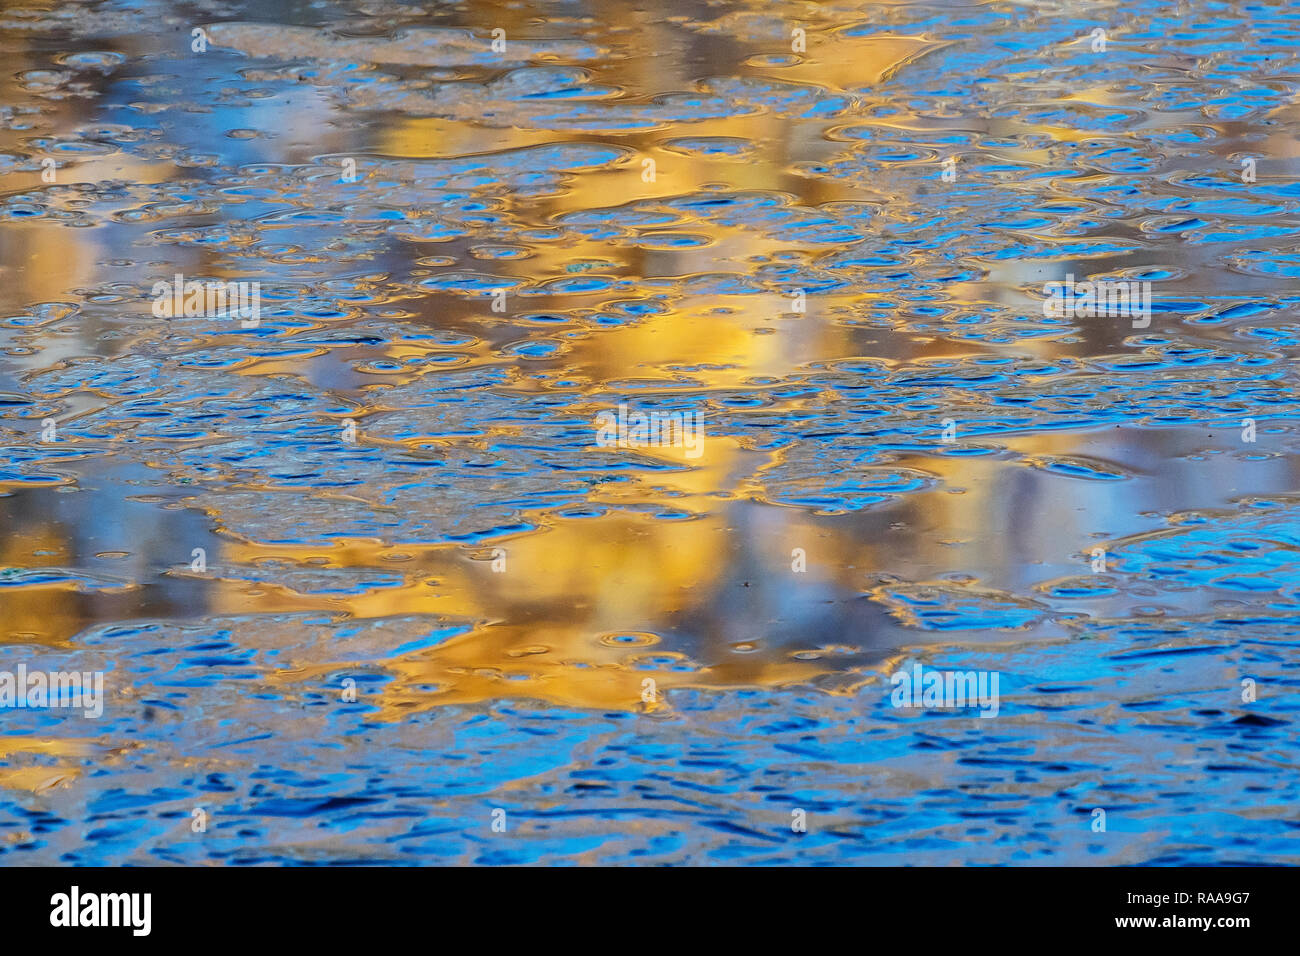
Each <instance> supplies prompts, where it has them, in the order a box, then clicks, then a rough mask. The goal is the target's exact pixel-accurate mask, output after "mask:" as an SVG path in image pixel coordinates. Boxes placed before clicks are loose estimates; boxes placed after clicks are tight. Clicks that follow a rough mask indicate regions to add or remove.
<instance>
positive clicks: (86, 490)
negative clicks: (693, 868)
mask: <svg viewBox="0 0 1300 956" xmlns="http://www.w3.org/2000/svg"><path fill="white" fill-rule="evenodd" d="M190 11H193V12H190ZM195 29H201V30H203V31H204V33H203V34H202V36H201V37H200V38H199V39H195V38H194V35H193V32H192V31H194V30H195ZM1097 29H1101V30H1103V31H1104V33H1103V34H1102V35H1100V36H1099V35H1097V34H1095V33H1094V31H1095V30H1097ZM494 30H500V31H504V32H503V33H502V34H500V35H499V39H504V42H505V47H504V50H502V49H500V44H498V47H497V49H493V38H494V36H497V35H495V34H494V33H493V31H494ZM796 30H798V31H802V33H798V32H796ZM203 38H206V45H207V46H206V50H203V51H201V52H200V51H197V50H196V49H195V47H196V46H200V47H201V46H203V45H204V44H203V43H202V42H200V40H201V39H203ZM0 48H2V49H3V51H4V53H5V55H6V57H7V63H8V66H7V70H6V71H5V76H4V80H3V82H4V84H5V89H4V97H3V100H2V101H0V102H2V104H3V105H0V185H2V187H3V188H2V191H0V277H2V279H3V281H0V647H2V649H3V653H2V656H0V661H3V663H0V669H8V670H14V668H15V667H16V665H18V664H20V663H21V664H24V665H25V666H26V667H28V668H29V669H37V668H43V669H48V670H77V671H96V670H102V671H103V672H104V673H105V689H106V702H105V706H104V713H103V716H102V717H101V718H99V719H91V718H86V717H84V716H83V715H81V714H79V713H68V712H67V711H60V710H54V709H44V710H42V709H0V722H2V723H0V861H3V862H5V863H9V864H19V863H33V862H42V863H53V862H69V863H89V864H117V863H149V862H186V863H196V862H207V861H213V862H232V863H254V862H299V863H320V862H420V863H439V862H449V863H466V862H481V863H534V862H545V863H554V862H569V863H596V862H601V863H632V862H678V863H680V862H691V863H709V862H762V863H770V862H790V861H796V862H831V863H846V862H854V863H889V864H916V863H919V864H948V863H955V862H956V863H963V862H964V863H995V862H1003V863H1005V862H1034V863H1093V862H1095V863H1180V864H1183V863H1225V862H1291V863H1295V862H1300V852H1297V844H1296V837H1297V833H1296V827H1297V815H1296V809H1295V808H1296V806H1297V802H1298V800H1300V777H1298V776H1297V766H1296V762H1297V747H1296V744H1297V739H1296V722H1297V720H1298V719H1300V711H1298V708H1297V705H1296V703H1295V697H1294V693H1295V688H1296V686H1297V682H1298V680H1300V677H1298V674H1297V670H1296V655H1295V648H1296V647H1297V644H1300V496H1298V495H1297V493H1296V492H1297V482H1296V477H1297V473H1298V468H1297V465H1298V463H1300V457H1298V456H1300V436H1298V435H1297V431H1296V425H1295V423H1296V420H1297V413H1298V412H1300V404H1298V403H1297V398H1296V393H1295V389H1294V383H1295V371H1294V369H1293V367H1292V364H1291V359H1292V357H1293V356H1294V355H1295V353H1296V349H1297V346H1298V345H1300V325H1298V324H1297V322H1296V317H1295V310H1296V307H1297V305H1298V304H1300V284H1298V283H1297V278H1300V253H1298V252H1297V245H1296V238H1295V237H1296V234H1297V230H1298V228H1300V180H1298V179H1297V176H1298V174H1300V160H1298V159H1297V157H1298V156H1300V143H1298V142H1297V135H1296V122H1297V119H1300V105H1298V104H1297V94H1298V93H1300V59H1298V56H1297V52H1298V50H1300V8H1297V7H1295V6H1294V5H1286V4H1282V3H1275V2H1268V0H1263V2H1258V3H1251V4H1245V3H1233V4H1229V3H1204V2H1198V3H1183V4H1181V5H1178V4H1172V3H1159V2H1138V3H1125V4H1117V3H1088V4H1084V3H1080V2H1048V3H1035V4H1024V3H1015V2H1006V3H972V4H967V5H962V4H958V3H887V4H877V3H871V4H866V3H838V2H831V3H824V4H811V3H796V2H777V3H758V2H756V0H751V2H749V3H702V2H700V3H694V2H674V3H667V4H649V5H645V6H644V7H642V6H637V5H632V4H625V3H621V2H616V0H602V2H600V3H593V2H571V3H551V4H542V3H528V2H520V3H509V4H507V3H482V2H474V3H471V4H465V5H460V6H451V5H446V6H441V5H440V6H435V7H432V8H429V9H424V10H421V9H420V8H418V7H417V6H416V5H414V4H406V3H399V2H395V0H365V2H358V3H355V4H333V3H326V2H315V3H309V4H307V3H303V4H299V3H293V4H290V3H278V2H265V0H262V2H258V3H247V2H199V3H195V4H191V5H188V6H187V7H186V8H185V9H179V8H177V7H175V6H173V5H171V4H166V3H153V2H138V3H130V2H102V3H100V2H86V0H82V2H70V0H60V2H59V3H58V4H57V6H55V7H54V8H53V9H51V10H43V9H40V8H38V7H37V6H35V5H32V6H28V7H24V8H21V9H20V8H16V7H12V6H10V7H6V9H5V10H3V11H2V12H0ZM178 273H179V274H183V275H184V276H186V277H187V278H201V279H209V278H210V279H224V280H231V281H256V282H259V283H260V284H261V285H260V295H261V319H260V322H259V323H258V324H257V325H255V326H252V327H245V326H244V324H243V323H240V322H238V321H235V320H233V319H232V317H230V316H229V315H209V316H189V317H186V316H185V315H177V316H175V317H172V318H159V317H156V316H155V314H154V304H155V298H156V293H155V291H154V289H155V284H156V283H159V282H168V281H171V280H172V278H173V276H174V275H175V274H178ZM1067 276H1073V277H1075V278H1076V279H1077V281H1083V280H1084V279H1086V278H1089V277H1091V278H1092V279H1094V280H1101V279H1104V280H1110V281H1133V282H1148V283H1150V291H1151V310H1150V315H1149V323H1148V324H1142V323H1140V322H1139V321H1138V320H1137V319H1133V320H1130V317H1128V316H1115V315H1101V316H1078V315H1054V314H1048V313H1049V312H1050V311H1051V310H1050V309H1045V308H1044V299H1045V295H1047V290H1046V284H1047V283H1050V282H1063V281H1065V280H1066V277H1067ZM620 405H625V406H629V407H631V408H633V409H638V408H639V409H647V410H648V409H658V410H661V411H665V412H671V411H682V412H687V413H695V412H698V413H700V415H701V416H702V418H701V421H702V422H703V440H702V445H701V446H700V448H699V449H698V450H699V452H700V453H699V455H698V457H696V456H693V455H691V454H689V453H688V452H689V450H688V449H686V448H675V447H674V448H636V447H617V446H613V447H611V446H604V445H600V444H598V441H597V434H598V433H597V425H596V422H597V421H598V416H599V415H600V413H601V412H607V411H611V410H616V409H617V408H618V407H619V406H620ZM1247 420H1249V424H1247ZM349 428H353V429H355V431H354V433H350V432H349V431H348V429H349ZM353 437H354V439H355V440H351V439H352V438H353ZM1251 438H1253V439H1254V440H1253V441H1252V440H1249V439H1251ZM196 549H202V550H201V551H196ZM1097 549H1100V550H1099V551H1098V550H1097ZM198 555H201V558H200V557H198ZM800 565H803V567H804V568H806V570H805V569H799V566H800ZM918 663H919V664H921V665H923V666H925V667H930V668H936V669H962V670H967V669H977V670H983V671H989V672H995V673H997V674H999V675H1000V677H1001V702H1000V708H999V711H998V714H997V717H996V718H995V719H983V718H980V717H978V716H976V714H975V713H974V712H973V711H970V710H965V711H952V710H923V711H917V710H905V709H898V708H895V707H894V706H892V705H891V693H890V692H891V683H890V680H889V677H890V675H891V674H892V673H893V672H894V671H896V670H898V669H899V668H904V669H910V668H912V667H913V666H914V665H915V664H918ZM647 679H649V680H651V681H652V682H653V683H652V684H651V685H647V684H646V683H645V681H646V680H647ZM1243 681H1249V682H1253V689H1254V696H1255V698H1256V699H1254V700H1250V699H1248V696H1249V695H1248V694H1247V692H1246V690H1245V689H1244V688H1245V686H1246V685H1243ZM647 686H651V687H653V688H655V690H654V692H653V693H651V694H650V695H649V696H648V697H647V695H646V694H645V689H646V687H647ZM347 688H354V689H355V695H356V700H355V701H351V700H349V699H348V692H347V690H346V689H347ZM1098 808H1101V809H1104V810H1105V811H1106V814H1107V816H1106V820H1107V827H1106V829H1105V831H1104V832H1099V831H1098V830H1096V829H1094V827H1095V814H1094V810H1095V809H1098ZM196 809H197V810H201V811H202V812H203V814H204V815H205V818H206V820H207V821H208V822H207V827H206V830H205V831H203V832H196V829H195V824H194V817H195V811H196ZM494 810H504V811H505V817H504V819H505V820H506V821H508V823H507V826H506V831H505V832H504V833H502V832H494V830H493V827H492V823H493V820H494V814H493V811H494ZM794 810H803V811H804V812H805V813H806V815H807V832H805V833H798V832H793V831H792V828H791V819H792V811H794ZM498 816H499V815H498Z"/></svg>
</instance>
